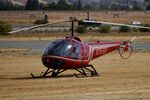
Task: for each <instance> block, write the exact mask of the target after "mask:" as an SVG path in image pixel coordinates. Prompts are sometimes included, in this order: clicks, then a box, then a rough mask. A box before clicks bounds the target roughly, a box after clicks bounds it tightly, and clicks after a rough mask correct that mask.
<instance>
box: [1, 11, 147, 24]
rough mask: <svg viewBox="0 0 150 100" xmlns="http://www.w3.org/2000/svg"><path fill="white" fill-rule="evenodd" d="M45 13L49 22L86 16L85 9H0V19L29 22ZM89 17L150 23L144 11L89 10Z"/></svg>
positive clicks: (123, 21) (111, 20)
mask: <svg viewBox="0 0 150 100" xmlns="http://www.w3.org/2000/svg"><path fill="white" fill-rule="evenodd" d="M114 13H120V14H119V16H120V17H119V18H114V17H113V16H114ZM45 14H48V16H49V22H53V21H56V20H64V19H67V18H69V17H70V16H75V17H77V18H78V19H85V18H86V11H11V12H10V11H0V15H1V16H0V20H4V21H6V22H9V23H10V24H31V23H33V22H34V20H35V19H39V18H43V16H44V15H45ZM90 17H91V18H92V19H97V20H101V21H110V22H119V23H129V22H132V21H135V20H136V21H140V22H142V23H147V24H149V23H150V14H149V13H145V11H132V12H116V11H111V12H104V11H91V12H90Z"/></svg>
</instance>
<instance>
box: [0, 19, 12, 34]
mask: <svg viewBox="0 0 150 100" xmlns="http://www.w3.org/2000/svg"><path fill="white" fill-rule="evenodd" d="M11 30H12V28H11V26H10V25H9V24H7V23H5V22H3V21H0V35H7V34H8V32H10V31H11Z"/></svg>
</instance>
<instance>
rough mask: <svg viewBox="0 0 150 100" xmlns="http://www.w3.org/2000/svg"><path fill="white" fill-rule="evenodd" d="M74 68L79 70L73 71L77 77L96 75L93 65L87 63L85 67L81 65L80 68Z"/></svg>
mask: <svg viewBox="0 0 150 100" xmlns="http://www.w3.org/2000/svg"><path fill="white" fill-rule="evenodd" d="M75 70H76V71H78V72H79V74H76V73H74V75H75V76H76V77H77V78H80V77H94V76H98V73H97V71H96V70H95V68H94V67H93V65H88V66H87V67H85V68H83V67H81V68H78V69H75Z"/></svg>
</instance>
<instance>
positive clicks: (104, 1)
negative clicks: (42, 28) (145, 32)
mask: <svg viewBox="0 0 150 100" xmlns="http://www.w3.org/2000/svg"><path fill="white" fill-rule="evenodd" d="M4 1H11V2H12V3H13V4H17V5H21V6H24V5H25V4H26V2H27V0H4ZM66 1H67V2H68V3H69V4H71V3H72V4H73V3H75V2H78V0H66ZM128 1H129V2H130V3H129V4H130V6H131V8H132V7H133V5H134V1H136V2H137V3H136V4H137V6H138V7H140V8H144V7H145V5H146V3H144V0H128ZM39 2H40V3H43V4H48V3H52V2H58V0H39ZM81 2H82V6H85V5H89V6H90V7H92V8H95V9H99V7H100V6H102V7H106V8H110V6H112V4H116V3H117V4H118V5H121V6H127V0H81Z"/></svg>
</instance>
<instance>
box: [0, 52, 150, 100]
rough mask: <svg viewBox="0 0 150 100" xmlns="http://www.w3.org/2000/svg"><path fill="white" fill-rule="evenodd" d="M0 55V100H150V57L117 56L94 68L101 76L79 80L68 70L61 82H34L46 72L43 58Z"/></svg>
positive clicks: (139, 54)
mask: <svg viewBox="0 0 150 100" xmlns="http://www.w3.org/2000/svg"><path fill="white" fill-rule="evenodd" d="M18 51H19V52H20V50H13V52H12V54H10V55H2V54H3V52H10V51H4V50H3V51H1V55H0V90H1V91H0V99H1V100H28V99H29V100H53V99H54V100H150V59H149V57H150V53H149V52H136V53H133V55H132V56H131V58H130V59H128V60H123V59H121V58H120V56H119V54H118V53H117V52H112V53H110V54H108V55H105V56H103V57H100V58H98V59H96V60H95V61H92V62H91V64H93V65H94V66H95V68H96V69H97V71H98V73H99V76H97V77H84V78H76V77H75V76H74V75H73V74H74V73H76V71H73V70H68V71H66V72H65V73H63V74H61V75H60V76H58V78H44V79H32V78H31V76H30V73H34V74H35V75H39V74H40V72H41V71H44V70H46V68H45V67H44V66H43V65H42V63H41V59H40V55H39V54H37V55H22V54H19V53H18V54H17V53H16V54H13V53H15V52H18Z"/></svg>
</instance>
